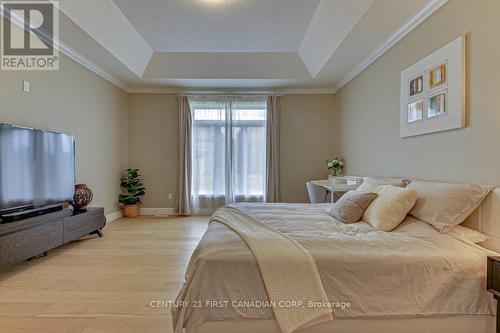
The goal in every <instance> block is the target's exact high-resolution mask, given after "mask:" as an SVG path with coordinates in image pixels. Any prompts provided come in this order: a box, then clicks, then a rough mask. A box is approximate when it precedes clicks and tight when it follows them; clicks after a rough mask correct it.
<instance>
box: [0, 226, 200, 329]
mask: <svg viewBox="0 0 500 333" xmlns="http://www.w3.org/2000/svg"><path fill="white" fill-rule="evenodd" d="M207 221H208V218H207V217H190V218H179V217H171V218H155V217H141V218H137V219H121V220H117V221H114V222H112V223H110V224H109V225H108V226H106V228H105V229H104V233H105V235H104V237H103V238H95V237H90V238H86V239H83V240H79V241H76V242H73V243H70V244H67V245H65V246H62V247H60V248H58V249H55V250H52V251H50V252H49V255H48V256H47V257H45V258H38V259H34V260H30V261H26V262H23V263H21V264H18V265H15V266H13V267H11V268H9V269H7V270H4V271H1V272H0V332H9V333H16V332H51V333H52V332H65V333H66V332H67V333H71V332H85V333H90V332H101V333H104V332H140V333H149V332H162V333H165V332H171V331H172V328H171V317H170V311H169V309H166V308H153V307H151V306H150V304H151V302H152V301H155V300H167V301H169V300H174V299H175V296H176V295H177V292H178V290H179V288H180V287H181V285H182V282H183V280H184V272H185V269H186V266H187V262H188V260H189V258H190V256H191V253H192V251H193V250H194V248H195V247H196V244H197V243H198V241H199V240H200V238H201V237H202V235H203V233H204V232H205V230H206V227H207Z"/></svg>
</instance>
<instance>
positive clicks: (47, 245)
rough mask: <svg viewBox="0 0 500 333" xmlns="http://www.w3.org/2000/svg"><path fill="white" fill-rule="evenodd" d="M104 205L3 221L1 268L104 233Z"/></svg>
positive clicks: (1, 229) (0, 250)
mask: <svg viewBox="0 0 500 333" xmlns="http://www.w3.org/2000/svg"><path fill="white" fill-rule="evenodd" d="M105 224H106V218H105V217H104V208H88V209H87V210H86V211H82V212H73V210H72V209H62V210H59V211H55V212H52V213H48V214H44V215H39V216H34V217H30V218H27V219H23V220H19V221H15V222H11V223H5V224H0V268H3V267H6V266H9V265H13V264H15V263H18V262H21V261H24V260H27V259H29V258H33V257H36V256H38V255H40V254H45V253H46V252H47V251H49V250H51V249H53V248H56V247H58V246H60V245H63V244H66V243H68V242H71V241H73V240H75V239H78V238H80V237H82V236H85V235H89V234H97V235H99V236H100V237H102V236H103V234H102V228H104V225H105Z"/></svg>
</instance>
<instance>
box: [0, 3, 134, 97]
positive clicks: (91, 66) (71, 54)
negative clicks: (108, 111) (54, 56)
mask: <svg viewBox="0 0 500 333" xmlns="http://www.w3.org/2000/svg"><path fill="white" fill-rule="evenodd" d="M0 15H1V16H3V18H4V20H6V19H7V18H6V17H5V13H4V10H3V6H0ZM10 16H11V22H12V23H14V24H15V25H17V26H19V27H20V28H22V29H24V18H22V17H21V16H19V15H17V14H16V13H15V12H11V15H10ZM40 38H41V39H43V40H44V41H45V42H50V41H52V42H53V45H54V47H55V48H56V49H57V50H59V52H61V53H62V54H64V55H66V56H67V57H68V58H70V59H72V60H73V61H75V62H77V63H78V64H80V65H82V66H83V67H85V68H87V69H88V70H90V71H91V72H93V73H95V74H97V75H98V76H100V77H101V78H103V79H105V80H106V81H108V82H109V83H111V84H113V85H114V86H116V87H117V88H120V89H121V90H123V91H125V92H127V85H126V84H125V83H124V82H123V81H121V80H120V79H118V78H116V77H115V76H114V75H113V74H111V73H109V72H108V71H106V70H105V69H104V68H102V67H100V66H98V65H97V64H95V63H94V62H93V61H91V60H90V59H88V58H87V57H85V56H83V55H82V54H81V53H80V52H77V51H75V50H73V49H72V48H71V47H69V46H67V45H66V44H64V43H63V42H62V41H60V40H59V39H57V38H53V37H51V36H49V35H47V34H46V33H45V31H43V30H40Z"/></svg>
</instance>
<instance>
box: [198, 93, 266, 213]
mask: <svg viewBox="0 0 500 333" xmlns="http://www.w3.org/2000/svg"><path fill="white" fill-rule="evenodd" d="M190 106H191V112H192V119H193V130H192V135H193V137H192V163H193V164H192V189H191V193H192V196H193V206H194V209H195V210H212V209H214V208H217V207H219V206H221V205H223V204H225V203H230V202H237V201H263V200H264V193H265V182H266V108H267V103H266V99H265V98H222V97H213V98H210V97H193V98H190Z"/></svg>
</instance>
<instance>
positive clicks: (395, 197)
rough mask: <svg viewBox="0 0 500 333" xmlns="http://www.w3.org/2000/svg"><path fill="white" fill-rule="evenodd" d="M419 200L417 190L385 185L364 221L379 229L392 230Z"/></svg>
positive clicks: (365, 214)
mask: <svg viewBox="0 0 500 333" xmlns="http://www.w3.org/2000/svg"><path fill="white" fill-rule="evenodd" d="M415 201H417V190H415V189H408V188H403V187H396V186H392V185H384V186H382V188H381V189H380V191H379V192H378V197H377V198H376V199H375V200H373V202H372V203H371V205H370V206H369V207H368V208H367V209H366V211H365V213H364V214H363V219H362V220H363V221H365V222H367V223H369V224H370V225H371V226H372V227H374V228H375V229H377V230H382V231H391V230H393V229H394V228H396V227H397V226H398V225H399V224H400V223H401V222H402V221H403V220H404V219H405V217H406V215H407V214H408V212H409V211H410V210H411V209H412V207H413V205H415Z"/></svg>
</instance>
